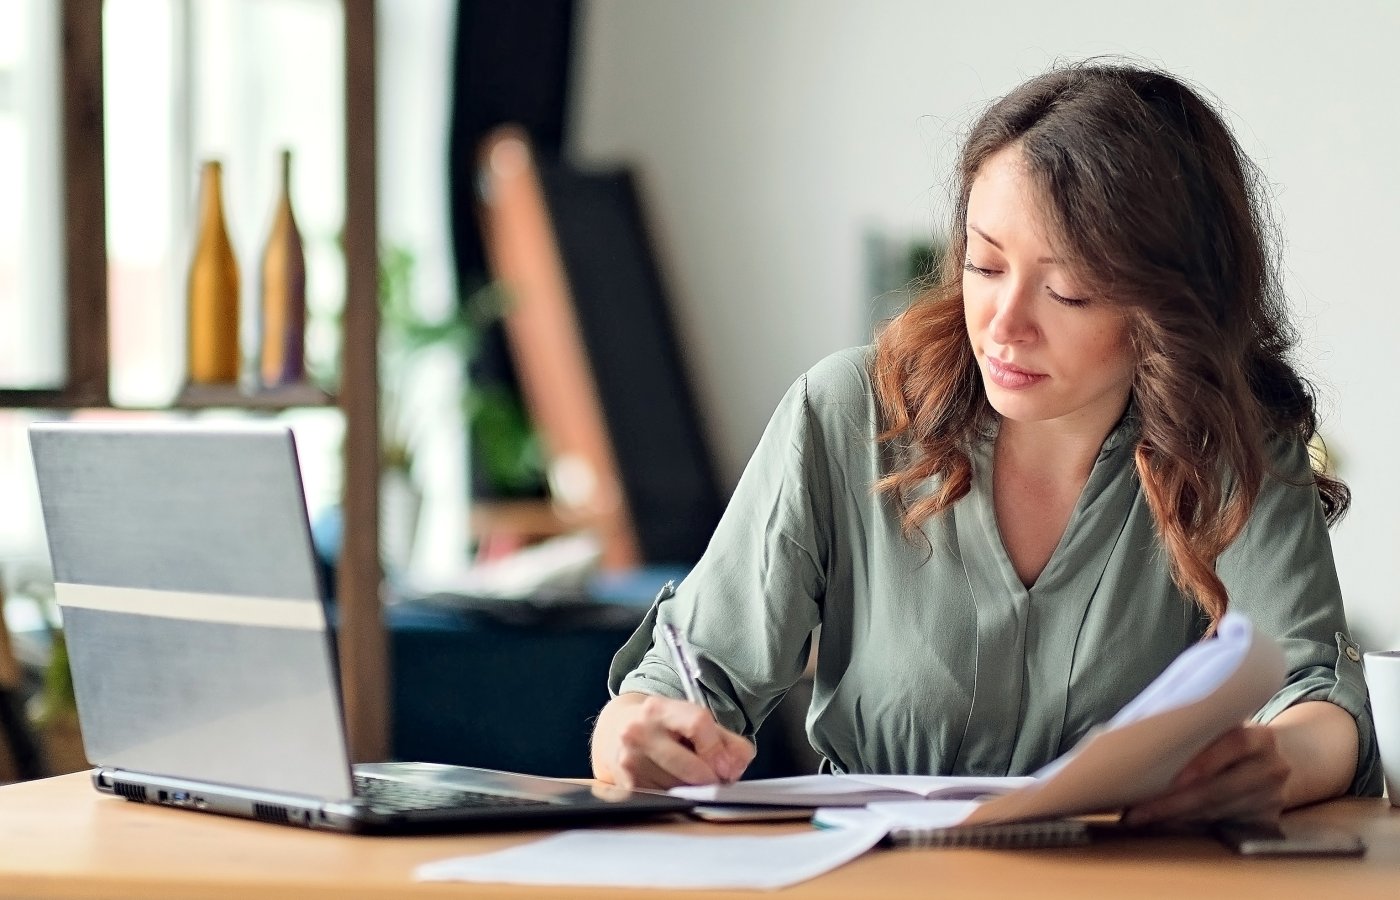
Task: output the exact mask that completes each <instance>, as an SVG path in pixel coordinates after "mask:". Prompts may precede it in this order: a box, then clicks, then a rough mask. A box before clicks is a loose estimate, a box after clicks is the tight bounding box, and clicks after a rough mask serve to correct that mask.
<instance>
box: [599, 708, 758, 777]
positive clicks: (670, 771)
mask: <svg viewBox="0 0 1400 900" xmlns="http://www.w3.org/2000/svg"><path fill="white" fill-rule="evenodd" d="M736 739H737V740H738V741H740V742H742V744H743V745H747V744H748V742H747V741H744V739H743V738H741V737H739V736H738V735H734V734H732V733H730V732H726V731H725V730H724V729H723V728H722V727H720V725H719V724H718V723H716V722H715V720H714V718H713V717H712V716H711V715H710V713H709V711H708V710H705V709H702V708H701V707H698V706H696V705H695V704H693V703H688V702H686V701H683V700H672V699H669V698H666V697H648V698H647V699H646V700H645V701H643V702H642V703H641V704H639V705H638V707H637V708H636V714H635V715H634V716H632V717H631V718H630V721H628V722H627V723H626V724H625V725H623V726H622V728H621V729H620V730H619V731H618V745H617V758H616V766H615V768H616V770H617V773H618V781H619V783H620V784H624V786H627V787H648V788H670V787H675V786H676V785H678V784H715V783H717V782H721V781H732V780H733V779H734V778H735V777H737V776H738V774H739V773H741V772H742V771H743V769H744V768H745V767H746V766H747V765H748V761H749V758H751V755H752V754H751V753H749V754H747V755H746V754H745V752H744V750H743V748H742V746H739V747H737V748H736V747H735V745H734V744H733V741H734V740H736ZM731 773H732V774H731Z"/></svg>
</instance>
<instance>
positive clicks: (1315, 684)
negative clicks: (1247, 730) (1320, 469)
mask: <svg viewBox="0 0 1400 900" xmlns="http://www.w3.org/2000/svg"><path fill="white" fill-rule="evenodd" d="M1273 462H1274V465H1275V467H1276V470H1277V472H1276V474H1275V475H1273V476H1270V477H1267V478H1266V479H1265V482H1264V484H1263V486H1262V487H1261V488H1260V492H1259V498H1258V500H1257V502H1256V503H1255V507H1254V511H1253V513H1252V514H1251V515H1250V519H1249V523H1248V525H1246V527H1245V529H1244V530H1243V531H1242V532H1241V534H1240V536H1239V538H1238V539H1236V541H1235V543H1234V544H1232V545H1231V546H1230V548H1229V549H1228V550H1226V551H1225V553H1223V554H1221V557H1220V560H1219V563H1218V565H1217V567H1216V568H1217V572H1218V573H1219V575H1220V578H1221V580H1222V581H1224V583H1225V587H1226V589H1227V591H1228V592H1229V596H1230V608H1231V609H1232V610H1237V611H1239V612H1242V613H1244V614H1246V615H1247V616H1249V618H1250V619H1251V620H1252V621H1253V622H1254V624H1255V626H1256V627H1257V628H1259V629H1260V630H1262V631H1264V632H1265V633H1267V634H1271V635H1272V636H1273V637H1274V638H1276V639H1277V640H1278V642H1279V644H1280V645H1281V646H1282V648H1283V652H1284V657H1285V660H1286V662H1287V671H1288V674H1287V679H1286V682H1285V684H1284V686H1283V688H1282V689H1281V690H1280V691H1279V692H1278V693H1277V694H1275V695H1274V697H1273V699H1271V700H1270V701H1269V702H1268V703H1267V704H1265V705H1264V707H1263V708H1262V709H1261V710H1260V711H1259V713H1258V714H1257V715H1256V716H1255V721H1257V722H1270V721H1272V720H1273V719H1274V718H1275V717H1276V716H1278V715H1279V714H1280V713H1282V712H1283V711H1284V710H1285V709H1288V708H1289V707H1292V706H1294V705H1296V704H1298V703H1302V702H1304V701H1307V700H1326V701H1328V702H1330V703H1334V704H1336V705H1337V706H1340V707H1341V708H1342V709H1344V710H1346V711H1347V712H1348V713H1350V714H1351V716H1352V717H1353V718H1354V719H1355V720H1356V731H1357V736H1358V739H1359V745H1358V748H1357V749H1358V752H1357V760H1356V772H1355V775H1354V777H1353V779H1352V783H1351V789H1350V791H1351V793H1353V794H1361V795H1369V796H1379V795H1380V793H1381V784H1382V781H1381V769H1380V754H1379V751H1378V750H1377V748H1376V735H1375V728H1374V725H1373V723H1372V719H1371V708H1370V704H1369V702H1368V699H1367V692H1366V680H1365V676H1364V674H1363V673H1362V668H1361V652H1360V648H1359V647H1358V646H1357V645H1356V643H1355V642H1354V641H1352V640H1351V638H1350V637H1349V632H1348V629H1347V624H1346V614H1345V612H1344V610H1343V607H1342V594H1341V587H1340V584H1339V583H1338V580H1337V568H1336V564H1335V562H1334V561H1333V558H1332V543H1331V539H1330V538H1329V536H1328V534H1327V523H1326V521H1325V519H1324V517H1323V512H1322V502H1321V498H1320V497H1319V496H1318V492H1317V488H1316V487H1315V485H1314V484H1313V482H1312V475H1311V469H1310V468H1309V463H1308V454H1307V448H1306V447H1305V446H1304V445H1303V444H1302V443H1301V442H1297V441H1294V442H1290V443H1286V444H1285V443H1283V442H1280V443H1279V444H1277V445H1276V446H1275V448H1274V458H1273Z"/></svg>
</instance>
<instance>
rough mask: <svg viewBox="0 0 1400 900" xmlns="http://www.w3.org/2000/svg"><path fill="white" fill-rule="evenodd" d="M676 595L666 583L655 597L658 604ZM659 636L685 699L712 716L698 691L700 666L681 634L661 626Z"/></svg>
mask: <svg viewBox="0 0 1400 900" xmlns="http://www.w3.org/2000/svg"><path fill="white" fill-rule="evenodd" d="M675 593H676V585H675V582H673V581H668V582H666V583H665V584H664V585H662V587H661V592H660V593H659V594H657V595H656V600H657V602H658V603H659V602H660V601H662V600H668V599H670V598H671V597H672V596H674V595H675ZM661 634H662V635H663V636H664V637H665V638H666V646H667V647H669V648H670V649H671V661H672V662H674V663H675V665H676V674H677V675H679V676H680V679H681V690H683V691H685V699H687V700H689V701H690V702H691V703H694V704H695V705H696V706H699V707H700V708H702V709H704V710H705V711H706V712H708V713H710V714H711V715H714V710H712V709H710V704H709V703H708V702H707V701H706V700H705V694H704V693H703V692H702V691H701V690H700V681H699V678H700V666H699V665H697V664H696V661H695V656H694V655H693V654H692V653H691V652H690V647H689V646H687V645H686V642H685V639H684V638H682V637H681V633H680V632H679V631H678V630H676V626H674V625H671V624H669V623H668V624H666V625H662V626H661Z"/></svg>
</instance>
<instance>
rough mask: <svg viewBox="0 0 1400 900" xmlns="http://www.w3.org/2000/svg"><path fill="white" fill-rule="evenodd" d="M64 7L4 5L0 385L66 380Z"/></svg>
mask: <svg viewBox="0 0 1400 900" xmlns="http://www.w3.org/2000/svg"><path fill="white" fill-rule="evenodd" d="M57 8H58V4H56V3H52V2H50V0H7V2H5V3H0V197H3V198H5V200H4V203H3V204H0V388H30V389H33V388H50V389H52V388H58V387H61V386H62V384H63V383H64V380H65V368H66V366H65V359H64V354H65V350H64V331H63V294H64V292H63V284H62V276H61V268H60V264H61V257H60V253H59V248H60V247H61V246H62V243H61V238H62V235H61V218H60V210H61V209H62V207H63V204H62V199H61V194H60V191H59V180H60V173H61V169H62V162H61V159H60V154H59V152H58V148H59V145H60V141H59V126H60V123H59V117H58V109H59V103H58V80H57V78H58V76H57V72H58V15H57ZM5 452H6V448H5V447H3V446H0V467H3V466H4V465H5V464H6V460H5V457H4V454H5Z"/></svg>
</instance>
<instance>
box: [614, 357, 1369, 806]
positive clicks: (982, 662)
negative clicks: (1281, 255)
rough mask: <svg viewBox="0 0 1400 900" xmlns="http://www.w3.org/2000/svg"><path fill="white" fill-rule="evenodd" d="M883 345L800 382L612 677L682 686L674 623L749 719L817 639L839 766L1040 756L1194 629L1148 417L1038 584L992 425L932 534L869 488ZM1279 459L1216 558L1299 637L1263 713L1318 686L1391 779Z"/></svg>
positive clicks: (777, 695) (1300, 503) (1272, 629)
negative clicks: (1015, 559) (1023, 572)
mask: <svg viewBox="0 0 1400 900" xmlns="http://www.w3.org/2000/svg"><path fill="white" fill-rule="evenodd" d="M870 358H871V350H870V348H857V349H852V350H846V351H842V352H840V353H836V354H833V355H832V356H830V357H828V358H827V359H825V360H823V361H822V362H820V363H818V364H817V365H816V366H814V367H813V368H812V369H811V370H810V371H808V372H807V373H806V374H805V375H804V376H803V377H802V378H800V379H799V380H798V381H797V383H796V384H794V385H793V387H792V388H791V389H790V390H789V391H788V393H787V395H786V396H785V397H784V398H783V400H782V402H781V403H780V404H779V406H778V409H777V411H776V412H775V413H774V415H773V418H772V420H771V421H770V422H769V425H768V428H767V430H766V431H765V433H764V435H763V438H762V440H761V441H760V443H759V446H758V448H757V450H755V451H754V455H753V458H752V459H751V460H750V461H749V464H748V467H747V468H746V470H745V472H744V475H743V477H742V478H741V480H740V482H739V486H738V488H737V489H736V490H735V493H734V496H733V499H732V500H731V501H730V503H729V506H728V508H727V509H726V511H725V514H724V517H723V519H722V520H721V522H720V524H719V527H718V528H717V529H716V531H715V534H714V537H713V539H712V540H711V542H710V545H709V548H708V550H706V552H705V555H704V556H703V558H702V559H701V560H700V562H699V563H698V565H697V566H696V567H695V569H694V570H693V571H692V572H691V574H690V576H689V577H687V578H686V579H685V581H684V582H683V583H682V584H681V585H680V587H679V588H678V590H677V592H676V594H675V596H674V597H673V598H671V599H669V600H666V601H663V602H661V603H659V604H657V605H656V606H654V607H653V608H652V609H651V611H650V612H649V613H648V615H647V617H646V620H645V621H644V622H643V623H642V625H641V626H640V627H639V628H638V629H637V631H636V633H635V634H633V635H632V637H631V638H630V639H629V640H628V641H627V643H626V644H625V645H624V646H623V647H622V649H621V650H620V651H618V653H617V656H616V657H615V658H614V660H613V663H612V668H611V670H610V672H609V679H608V681H609V688H610V690H611V691H612V692H613V693H614V694H618V693H626V692H641V693H649V694H660V695H663V696H668V697H677V698H679V697H683V696H684V694H683V693H682V691H681V687H680V681H679V679H678V678H677V676H676V673H675V670H674V668H673V666H672V664H671V661H670V659H669V657H668V655H667V653H666V650H665V644H664V643H663V642H661V641H660V640H658V639H657V638H658V633H657V626H658V624H661V623H672V624H674V625H676V627H677V628H679V629H681V631H682V633H684V634H687V635H688V636H689V639H690V643H691V644H692V646H693V647H694V649H695V650H696V652H697V655H699V656H700V657H701V662H700V667H701V678H700V682H701V686H702V689H703V690H704V691H705V693H706V695H707V699H708V700H709V702H710V705H711V707H712V708H713V709H714V710H715V714H716V716H717V717H718V718H719V720H720V722H721V723H722V724H724V725H725V726H726V727H728V728H730V729H732V730H734V731H736V732H739V733H741V734H744V735H747V736H749V737H752V736H753V734H754V732H755V731H756V730H757V729H758V726H759V725H760V724H761V723H762V722H763V720H764V718H765V717H766V716H767V715H768V714H769V713H770V712H772V710H773V709H774V707H775V706H776V705H777V704H778V701H779V700H780V699H781V698H782V696H783V694H784V692H786V691H787V689H788V688H789V687H790V686H791V685H792V684H793V683H794V682H795V681H796V680H797V679H798V677H799V676H800V675H801V673H802V671H803V668H804V667H805V665H806V662H807V659H808V656H809V651H810V648H811V644H812V641H813V640H814V637H815V639H817V640H818V642H819V652H818V654H817V663H816V677H815V682H814V685H813V695H812V704H811V707H810V709H809V711H808V715H807V732H808V735H809V737H810V738H811V741H812V745H813V746H814V747H815V748H816V749H817V751H818V752H819V753H821V754H822V755H823V756H825V757H826V758H827V759H828V760H830V761H831V763H832V764H833V766H834V767H835V768H836V769H837V770H838V771H847V772H886V773H919V774H933V773H937V774H967V775H1021V774H1027V773H1031V772H1034V771H1035V770H1036V769H1037V768H1039V767H1040V766H1042V765H1044V764H1046V763H1048V762H1050V761H1051V760H1053V759H1055V758H1056V757H1058V756H1060V755H1061V754H1063V753H1064V752H1066V751H1067V750H1069V749H1070V748H1071V747H1072V746H1074V744H1075V743H1076V742H1077V741H1078V740H1079V739H1080V738H1082V737H1083V736H1084V734H1085V733H1086V732H1087V731H1088V730H1089V729H1090V728H1092V727H1093V726H1094V725H1096V724H1098V723H1100V722H1103V721H1105V720H1107V719H1109V718H1110V717H1112V716H1113V714H1114V713H1115V712H1117V711H1118V709H1119V708H1121V707H1122V706H1123V705H1124V704H1125V703H1127V702H1128V701H1129V700H1130V699H1132V698H1133V697H1134V696H1135V695H1136V694H1137V693H1138V692H1139V691H1140V690H1142V688H1143V687H1145V686H1146V685H1147V683H1148V682H1150V681H1151V680H1152V679H1153V678H1154V677H1156V676H1157V675H1158V674H1159V673H1160V672H1161V671H1162V670H1163V669H1164V668H1166V666H1167V664H1168V663H1170V662H1171V661H1172V660H1173V659H1174V658H1175V657H1176V656H1177V655H1178V654H1179V653H1181V651H1183V650H1184V649H1186V648H1187V647H1189V646H1191V645H1192V644H1193V643H1195V642H1196V641H1198V640H1200V639H1201V637H1202V635H1203V633H1204V629H1205V622H1204V621H1203V618H1202V616H1201V615H1200V613H1199V611H1198V610H1197V608H1196V607H1195V605H1194V604H1193V603H1192V602H1190V601H1189V600H1187V599H1186V598H1185V597H1184V596H1183V595H1182V593H1181V592H1180V591H1179V590H1178V589H1177V588H1176V586H1175V585H1174V584H1173V583H1172V580H1171V576H1170V574H1169V572H1168V569H1167V561H1166V558H1165V551H1164V549H1163V547H1162V545H1161V543H1160V541H1159V540H1158V538H1157V536H1156V534H1155V531H1154V528H1153V522H1152V515H1151V512H1150V511H1149V510H1148V506H1147V501H1146V499H1145V498H1144V496H1143V492H1142V490H1141V487H1140V485H1139V483H1138V479H1137V473H1136V469H1135V468H1134V465H1133V443H1134V438H1135V436H1136V434H1135V429H1134V425H1133V423H1132V420H1131V418H1128V417H1125V420H1124V422H1123V423H1122V424H1120V425H1119V426H1118V427H1117V428H1116V429H1115V430H1114V431H1113V432H1112V433H1111V434H1109V436H1108V438H1107V439H1106V440H1105V441H1104V444H1103V447H1102V448H1101V449H1100V451H1099V456H1098V459H1097V461H1096V462H1095V464H1094V468H1093V471H1092V472H1091V473H1090V475H1089V480H1088V482H1087V483H1086V484H1085V486H1084V490H1083V492H1082V494H1081V495H1080V497H1079V501H1078V503H1077V505H1076V506H1075V509H1074V512H1073V513H1072V514H1071V517H1070V520H1069V524H1068V526H1067V527H1066V529H1065V533H1064V535H1063V537H1062V538H1061V539H1060V543H1059V545H1058V546H1057V547H1056V548H1055V551H1054V554H1053V555H1052V556H1051V558H1050V561H1049V563H1048V564H1047V565H1046V567H1045V569H1044V571H1043V572H1042V573H1041V574H1040V577H1039V578H1038V579H1037V580H1036V583H1035V584H1034V585H1033V586H1032V587H1030V588H1026V587H1025V586H1024V585H1023V584H1022V583H1021V581H1020V579H1019V578H1018V577H1017V575H1016V572H1015V570H1014V569H1013V568H1012V565H1011V562H1010V559H1009V558H1008V556H1007V554H1006V550H1005V549H1004V547H1003V545H1002V542H1001V535H1000V532H999V531H998V530H997V523H996V515H995V512H994V508H993V505H992V482H991V457H990V450H991V447H990V442H988V444H987V445H986V446H984V447H982V448H981V449H980V450H979V451H978V452H977V453H975V454H974V459H973V463H974V483H973V486H972V489H971V492H970V493H969V494H968V496H966V497H964V498H963V499H962V500H960V501H958V502H957V503H956V504H954V505H953V506H952V507H951V508H950V509H948V510H947V511H945V512H944V513H943V514H941V515H939V516H936V517H934V518H933V519H931V520H930V521H928V522H927V523H925V525H924V529H923V530H924V534H925V535H926V536H927V538H928V541H927V542H924V541H919V540H915V541H911V540H908V539H906V538H905V537H904V536H903V535H902V534H901V532H900V524H899V517H898V514H897V512H896V511H895V509H894V507H893V504H892V502H891V501H890V500H889V498H887V497H884V496H880V495H876V494H875V493H874V492H873V490H872V485H873V484H874V483H875V481H876V479H877V478H878V477H879V476H880V473H881V464H882V457H881V453H880V451H879V449H878V448H877V446H876V443H875V434H876V411H875V400H874V395H873V391H872V387H871V384H870V378H869V374H868V368H867V367H868V364H869V361H870ZM1275 463H1276V465H1278V466H1279V467H1280V469H1281V471H1282V472H1283V473H1284V474H1285V475H1286V476H1288V478H1287V481H1293V482H1297V483H1296V484H1289V483H1287V481H1285V480H1280V479H1277V478H1274V479H1270V480H1268V481H1266V483H1265V485H1264V487H1263V488H1262V489H1261V491H1260V494H1259V499H1258V502H1257V503H1256V505H1255V508H1254V512H1253V514H1252V516H1251V517H1250V520H1249V523H1248V524H1247V526H1246V527H1245V529H1244V531H1243V532H1242V533H1241V535H1240V536H1239V538H1238V539H1237V540H1236V541H1235V543H1234V544H1233V545H1232V546H1231V547H1230V548H1229V549H1228V550H1227V551H1226V552H1225V553H1224V554H1222V556H1221V557H1220V560H1219V562H1218V564H1217V567H1216V570H1217V572H1218V574H1219V575H1220V577H1221V579H1222V580H1223V581H1224V583H1225V586H1226V588H1227V589H1228V591H1229V595H1230V608H1231V609H1232V610H1237V611H1239V612H1242V613H1244V614H1246V615H1247V616H1248V617H1249V618H1250V619H1251V620H1252V621H1253V623H1254V625H1255V627H1256V628H1259V629H1260V630H1262V631H1264V632H1266V633H1268V634H1271V635H1273V636H1274V637H1275V638H1277V639H1278V640H1279V642H1280V643H1281V645H1282V647H1283V650H1284V653H1285V655H1286V658H1287V662H1288V677H1287V684H1286V685H1285V687H1284V688H1283V689H1282V690H1280V691H1279V692H1278V694H1276V695H1275V696H1274V698H1273V699H1272V700H1271V701H1270V702H1269V703H1268V704H1267V705H1266V706H1265V707H1264V708H1263V709H1262V710H1260V711H1259V713H1258V715H1257V716H1256V717H1255V718H1256V720H1257V721H1260V722H1267V721H1269V720H1270V719H1272V718H1273V717H1274V716H1276V715H1278V714H1279V713H1280V712H1282V711H1283V710H1284V709H1286V708H1288V707H1289V706H1292V705H1293V704H1295V703H1298V702H1300V701H1304V700H1328V701H1331V702H1333V703H1336V704H1337V705H1338V706H1341V707H1342V708H1343V709H1345V710H1346V711H1347V712H1349V713H1351V715H1352V716H1354V717H1355V719H1356V723H1357V728H1358V730H1359V733H1360V736H1361V743H1360V754H1359V759H1358V763H1357V769H1356V776H1355V780H1354V781H1353V783H1352V786H1351V789H1352V791H1353V792H1354V793H1362V794H1379V793H1380V790H1381V777H1380V769H1379V764H1378V753H1377V750H1376V743H1375V736H1374V731H1373V728H1372V724H1371V715H1370V710H1369V708H1368V706H1367V700H1366V687H1365V682H1364V680H1363V676H1362V670H1361V665H1360V653H1359V650H1358V647H1357V645H1356V644H1355V643H1353V642H1352V641H1351V640H1350V639H1349V638H1348V637H1347V633H1346V620H1345V616H1344V613H1343V610H1342V598H1341V592H1340V588H1339V586H1338V582H1337V573H1336V568H1335V566H1334V564H1333V560H1332V549H1331V544H1330V541H1329V538H1328V535H1327V528H1326V524H1325V522H1324V520H1323V516H1322V508H1321V503H1320V500H1319V498H1318V494H1317V491H1316V489H1315V488H1314V487H1313V486H1312V483H1311V478H1310V477H1308V471H1307V466H1308V461H1307V451H1306V448H1304V447H1303V446H1302V445H1301V444H1294V445H1290V446H1286V447H1281V448H1280V453H1279V456H1278V457H1277V458H1276V460H1275ZM1294 476H1296V477H1294ZM818 625H820V626H821V628H820V629H819V630H818V629H817V626H818ZM814 632H815V635H814Z"/></svg>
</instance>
